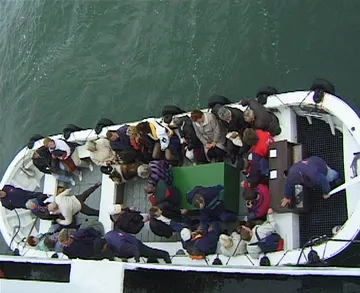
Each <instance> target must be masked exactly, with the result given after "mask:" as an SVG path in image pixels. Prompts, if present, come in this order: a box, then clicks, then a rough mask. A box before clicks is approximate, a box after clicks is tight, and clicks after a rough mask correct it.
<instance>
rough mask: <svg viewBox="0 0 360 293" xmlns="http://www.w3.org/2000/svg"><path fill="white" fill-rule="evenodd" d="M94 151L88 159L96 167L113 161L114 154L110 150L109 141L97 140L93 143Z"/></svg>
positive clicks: (104, 139)
mask: <svg viewBox="0 0 360 293" xmlns="http://www.w3.org/2000/svg"><path fill="white" fill-rule="evenodd" d="M95 144H96V151H94V152H90V159H91V161H93V162H94V163H95V164H96V165H98V166H106V162H107V161H113V160H114V159H115V152H114V151H113V150H112V149H111V146H110V141H109V140H107V139H106V138H99V139H98V140H96V141H95Z"/></svg>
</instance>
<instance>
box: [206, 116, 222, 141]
mask: <svg viewBox="0 0 360 293" xmlns="http://www.w3.org/2000/svg"><path fill="white" fill-rule="evenodd" d="M209 119H210V123H211V127H212V129H213V132H214V141H212V142H214V143H216V144H217V143H220V141H222V140H223V138H222V137H221V136H222V133H221V128H220V123H219V122H218V121H217V120H216V118H215V116H211V118H209Z"/></svg>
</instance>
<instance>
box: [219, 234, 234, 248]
mask: <svg viewBox="0 0 360 293" xmlns="http://www.w3.org/2000/svg"><path fill="white" fill-rule="evenodd" d="M219 242H220V244H221V245H222V246H223V247H224V248H225V249H229V248H231V247H233V245H234V243H233V240H232V238H231V237H230V236H228V235H226V234H221V235H220V237H219Z"/></svg>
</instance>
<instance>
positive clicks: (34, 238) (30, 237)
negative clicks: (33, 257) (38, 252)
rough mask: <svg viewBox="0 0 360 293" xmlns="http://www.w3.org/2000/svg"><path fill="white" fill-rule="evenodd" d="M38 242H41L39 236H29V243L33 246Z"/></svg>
mask: <svg viewBox="0 0 360 293" xmlns="http://www.w3.org/2000/svg"><path fill="white" fill-rule="evenodd" d="M38 243H39V238H37V237H35V236H29V237H28V238H27V244H29V245H30V246H32V247H34V246H36V245H37V244H38Z"/></svg>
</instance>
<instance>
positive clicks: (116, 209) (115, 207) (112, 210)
mask: <svg viewBox="0 0 360 293" xmlns="http://www.w3.org/2000/svg"><path fill="white" fill-rule="evenodd" d="M121 209H122V206H121V204H112V205H110V206H109V207H108V212H109V214H110V215H115V214H118V213H120V212H121Z"/></svg>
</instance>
